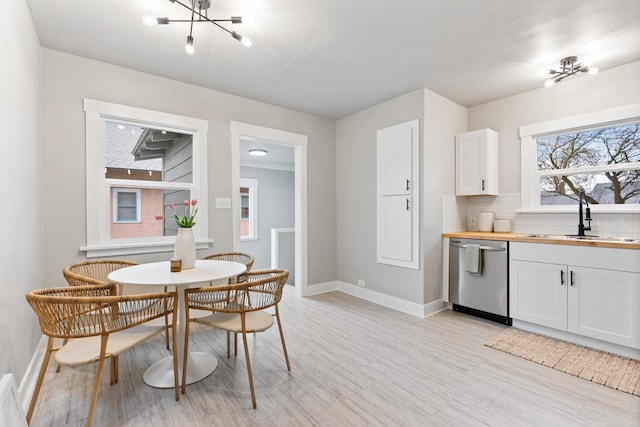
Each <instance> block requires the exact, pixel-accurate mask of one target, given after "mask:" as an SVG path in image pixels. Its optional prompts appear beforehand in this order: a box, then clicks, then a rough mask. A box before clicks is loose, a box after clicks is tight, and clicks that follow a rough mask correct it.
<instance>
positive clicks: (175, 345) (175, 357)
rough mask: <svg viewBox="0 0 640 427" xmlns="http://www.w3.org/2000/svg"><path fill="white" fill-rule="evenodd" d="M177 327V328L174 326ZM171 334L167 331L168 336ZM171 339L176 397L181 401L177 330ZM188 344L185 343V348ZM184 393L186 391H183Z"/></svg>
mask: <svg viewBox="0 0 640 427" xmlns="http://www.w3.org/2000/svg"><path fill="white" fill-rule="evenodd" d="M174 327H175V326H174ZM168 333H169V331H168V330H167V334H168ZM171 338H172V343H171V345H172V346H173V386H174V388H175V395H176V401H178V400H180V393H179V392H178V388H179V384H178V369H179V368H178V353H177V351H178V341H177V338H176V334H175V329H174V330H173V333H172V334H171ZM186 345H187V344H186V343H185V346H186ZM185 366H186V358H185ZM183 378H184V374H183ZM183 393H184V391H183Z"/></svg>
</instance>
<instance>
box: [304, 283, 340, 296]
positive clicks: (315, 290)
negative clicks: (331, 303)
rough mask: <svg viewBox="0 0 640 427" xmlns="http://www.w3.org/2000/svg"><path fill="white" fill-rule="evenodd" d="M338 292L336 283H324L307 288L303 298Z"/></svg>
mask: <svg viewBox="0 0 640 427" xmlns="http://www.w3.org/2000/svg"><path fill="white" fill-rule="evenodd" d="M337 290H338V282H335V281H333V282H325V283H317V284H315V285H309V286H307V292H306V293H305V294H304V296H311V295H320V294H324V293H326V292H331V291H337Z"/></svg>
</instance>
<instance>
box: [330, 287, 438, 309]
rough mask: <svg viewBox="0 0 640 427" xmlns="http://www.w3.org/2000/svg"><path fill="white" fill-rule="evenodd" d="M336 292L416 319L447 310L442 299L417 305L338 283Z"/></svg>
mask: <svg viewBox="0 0 640 427" xmlns="http://www.w3.org/2000/svg"><path fill="white" fill-rule="evenodd" d="M337 283H338V290H339V291H341V292H344V293H345V294H349V295H352V296H354V297H358V298H360V299H363V300H366V301H369V302H372V303H374V304H378V305H382V306H384V307H388V308H391V309H393V310H396V311H401V312H403V313H407V314H410V315H412V316H416V317H421V318H425V317H429V316H432V315H434V314H436V313H439V312H440V311H443V310H445V309H446V308H447V303H445V302H444V301H443V300H442V299H439V300H436V301H433V302H430V303H428V304H417V303H414V302H411V301H407V300H404V299H401V298H397V297H394V296H391V295H387V294H383V293H380V292H376V291H372V290H370V289H366V288H362V287H360V286H356V285H352V284H350V283H346V282H340V281H338V282H337Z"/></svg>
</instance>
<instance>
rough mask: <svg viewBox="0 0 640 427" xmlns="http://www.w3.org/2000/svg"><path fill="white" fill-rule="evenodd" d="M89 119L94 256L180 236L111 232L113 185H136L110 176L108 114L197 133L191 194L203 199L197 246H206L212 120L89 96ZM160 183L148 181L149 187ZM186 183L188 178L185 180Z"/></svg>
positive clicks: (163, 244)
mask: <svg viewBox="0 0 640 427" xmlns="http://www.w3.org/2000/svg"><path fill="white" fill-rule="evenodd" d="M84 111H85V121H86V206H87V218H86V219H87V244H86V245H85V246H82V247H81V248H80V250H81V251H85V252H86V253H87V257H88V258H93V257H108V256H117V255H130V254H141V253H153V252H170V251H172V250H173V246H174V243H175V237H173V236H161V237H155V238H150V237H144V238H131V239H114V240H111V238H110V202H111V194H110V192H111V188H112V187H114V186H117V187H128V186H132V183H131V182H127V181H126V180H109V179H106V178H105V175H104V171H105V166H104V123H105V121H106V120H116V121H121V122H129V123H139V124H143V125H145V126H148V127H150V128H158V129H166V130H169V131H175V132H178V133H183V134H190V135H192V137H193V144H192V145H193V159H194V164H193V183H192V184H189V185H187V188H188V189H189V191H190V192H191V198H193V199H198V201H199V203H198V216H199V217H200V220H199V221H197V225H196V226H195V227H193V232H194V235H195V238H196V248H197V249H206V248H208V247H209V244H210V243H212V240H211V239H209V238H208V235H209V223H208V218H209V215H208V202H207V194H208V191H207V134H208V131H209V123H208V122H207V121H206V120H202V119H197V118H192V117H186V116H179V115H175V114H170V113H162V112H158V111H153V110H145V109H142V108H136V107H130V106H126V105H120V104H112V103H109V102H103V101H96V100H93V99H87V98H85V99H84ZM153 185H154V183H152V182H144V187H145V188H146V187H152V186H153ZM166 186H167V185H166V184H165V185H164V187H166ZM181 186H184V184H181Z"/></svg>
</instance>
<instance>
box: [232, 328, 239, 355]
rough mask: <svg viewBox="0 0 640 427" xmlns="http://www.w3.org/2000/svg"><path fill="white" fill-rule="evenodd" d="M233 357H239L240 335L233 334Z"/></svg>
mask: <svg viewBox="0 0 640 427" xmlns="http://www.w3.org/2000/svg"><path fill="white" fill-rule="evenodd" d="M233 355H234V356H236V357H238V333H237V332H234V333H233Z"/></svg>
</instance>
